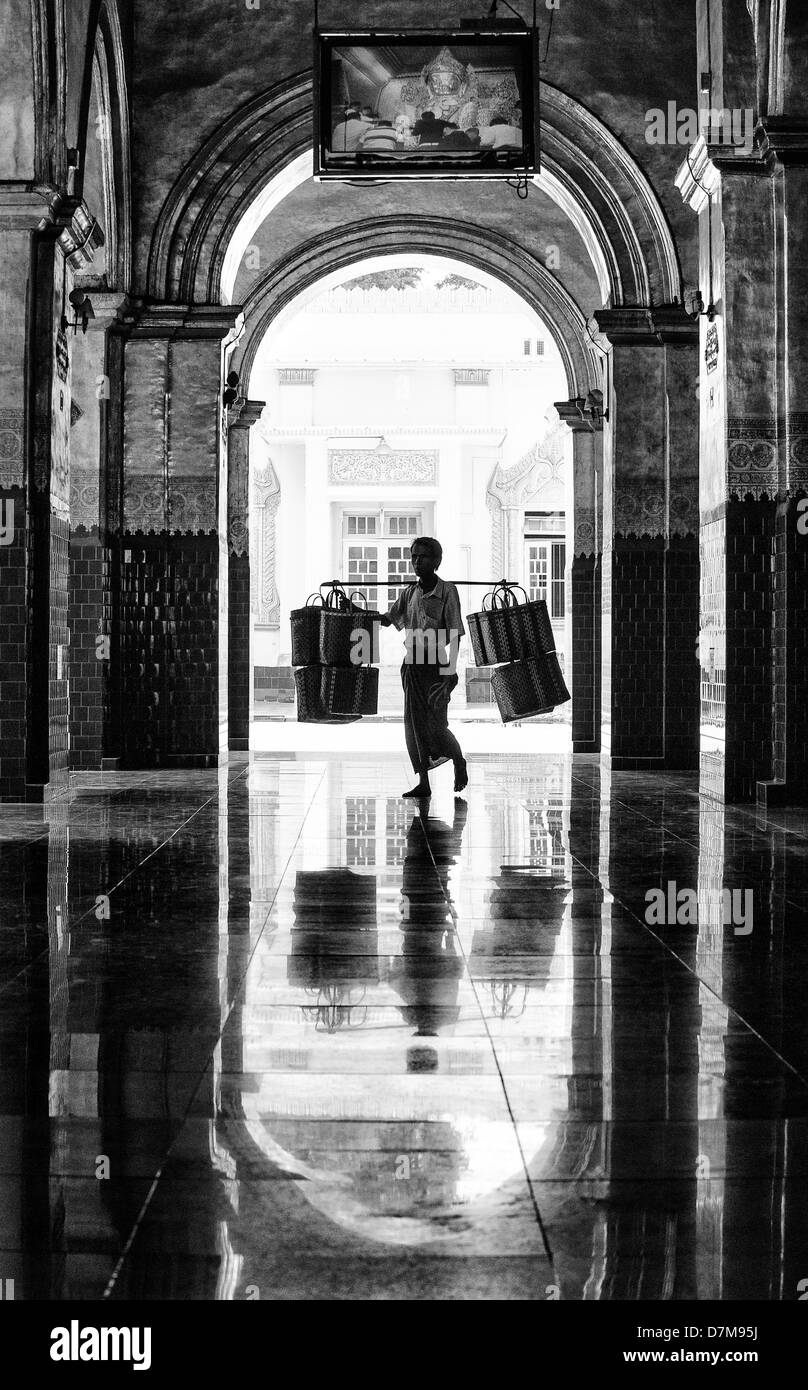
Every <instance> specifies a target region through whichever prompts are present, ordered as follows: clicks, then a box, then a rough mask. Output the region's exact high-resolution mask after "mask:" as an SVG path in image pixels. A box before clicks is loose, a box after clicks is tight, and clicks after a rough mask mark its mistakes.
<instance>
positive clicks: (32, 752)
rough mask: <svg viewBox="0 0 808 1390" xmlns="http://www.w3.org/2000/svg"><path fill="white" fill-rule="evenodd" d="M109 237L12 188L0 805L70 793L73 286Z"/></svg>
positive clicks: (2, 440)
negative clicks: (102, 238) (65, 320)
mask: <svg viewBox="0 0 808 1390" xmlns="http://www.w3.org/2000/svg"><path fill="white" fill-rule="evenodd" d="M99 240H100V233H99V230H98V227H97V225H96V223H95V222H94V220H93V218H92V217H91V216H90V215H89V213H88V212H87V209H86V207H85V206H84V204H82V203H79V202H77V201H76V200H73V199H67V198H65V197H63V196H62V195H60V194H59V193H57V192H56V191H55V190H53V189H47V188H41V189H39V190H37V191H36V192H31V191H27V190H25V189H24V188H23V187H22V186H21V185H19V184H18V185H13V186H10V185H2V186H0V313H1V314H2V319H3V325H4V334H3V344H4V348H3V358H2V361H0V386H1V387H2V393H3V404H2V410H1V411H0V542H1V543H0V567H1V568H2V574H0V682H2V684H0V799H6V800H17V801H21V800H25V799H27V800H31V801H42V800H43V799H45V797H46V796H52V795H56V794H57V793H58V792H59V791H60V790H64V789H66V783H67V768H68V756H69V755H68V743H69V730H68V703H69V691H68V654H67V653H68V641H69V634H68V627H67V589H68V583H67V554H68V535H69V488H70V438H69V436H70V417H71V383H70V378H71V357H72V341H71V340H72V333H71V332H70V330H69V328H68V330H67V332H66V331H65V327H64V326H63V316H64V315H65V314H67V315H69V317H70V318H72V317H73V310H72V308H71V306H70V305H69V303H68V295H69V293H70V291H71V289H72V288H73V274H74V272H76V271H77V270H80V269H82V268H83V267H85V266H86V265H87V264H89V262H90V261H91V260H92V256H93V252H94V250H95V247H96V246H97V245H98V244H99Z"/></svg>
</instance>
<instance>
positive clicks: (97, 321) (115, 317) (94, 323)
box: [76, 277, 129, 333]
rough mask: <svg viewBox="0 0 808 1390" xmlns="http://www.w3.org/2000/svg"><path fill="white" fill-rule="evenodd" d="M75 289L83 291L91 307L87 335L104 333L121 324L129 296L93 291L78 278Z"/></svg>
mask: <svg viewBox="0 0 808 1390" xmlns="http://www.w3.org/2000/svg"><path fill="white" fill-rule="evenodd" d="M76 287H77V288H78V289H82V290H84V293H85V294H86V295H87V296H88V297H89V300H90V303H91V304H92V306H93V314H94V316H95V317H94V318H91V319H90V321H89V323H88V324H87V332H88V333H98V332H106V330H107V329H108V328H111V327H112V326H113V325H114V324H119V323H121V322H122V320H123V318H124V316H125V314H126V311H127V309H128V307H129V296H128V295H126V294H123V293H121V291H120V290H106V289H98V290H97V289H94V288H93V286H92V284H91V283H90V282H88V281H87V280H86V279H82V278H81V277H79V278H78V279H77V281H76Z"/></svg>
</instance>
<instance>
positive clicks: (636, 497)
mask: <svg viewBox="0 0 808 1390" xmlns="http://www.w3.org/2000/svg"><path fill="white" fill-rule="evenodd" d="M614 533H615V535H616V536H637V537H640V536H648V537H651V538H654V537H656V536H664V535H665V485H664V483H662V482H661V481H660V482H643V481H642V480H641V479H639V478H637V479H635V478H632V479H631V480H630V481H629V479H623V480H621V483H620V485H619V490H618V491H617V492H616V493H615V498H614Z"/></svg>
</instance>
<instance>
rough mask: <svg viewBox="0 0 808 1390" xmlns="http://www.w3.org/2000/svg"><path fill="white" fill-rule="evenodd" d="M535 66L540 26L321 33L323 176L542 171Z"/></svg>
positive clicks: (319, 163)
mask: <svg viewBox="0 0 808 1390" xmlns="http://www.w3.org/2000/svg"><path fill="white" fill-rule="evenodd" d="M535 65H536V44H535V32H534V31H533V30H531V29H525V30H513V29H507V30H489V31H485V30H480V31H473V32H469V31H468V30H448V29H447V30H440V31H432V32H424V31H420V32H418V33H415V32H410V33H401V32H395V33H393V32H389V33H388V32H385V33H381V32H379V31H376V32H374V33H372V34H370V33H357V32H351V33H348V32H339V33H337V32H333V31H331V32H324V31H317V33H316V34H315V66H314V71H315V103H314V109H315V132H314V175H315V178H318V179H342V180H346V179H350V180H356V179H358V180H363V179H385V180H389V179H430V178H441V179H446V178H451V179H457V178H475V179H479V178H500V179H501V178H506V179H507V178H514V177H515V176H518V175H520V174H533V173H535V172H537V168H538V148H537V136H538V111H537V95H538V79H537V73H536V66H535Z"/></svg>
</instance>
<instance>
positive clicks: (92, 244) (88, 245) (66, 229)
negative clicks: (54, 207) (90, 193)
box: [57, 200, 104, 271]
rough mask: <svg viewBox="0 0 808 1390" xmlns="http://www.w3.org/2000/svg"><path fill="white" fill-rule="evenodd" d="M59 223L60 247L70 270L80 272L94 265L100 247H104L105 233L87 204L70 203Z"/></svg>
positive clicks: (59, 217)
mask: <svg viewBox="0 0 808 1390" xmlns="http://www.w3.org/2000/svg"><path fill="white" fill-rule="evenodd" d="M57 221H58V222H59V224H60V226H61V231H60V232H59V245H60V247H61V249H62V254H63V255H64V258H65V260H66V261H67V263H68V265H69V266H70V269H71V270H74V271H80V270H83V269H84V268H85V266H89V265H92V263H93V257H94V256H95V253H96V251H97V249H98V247H99V246H103V245H104V233H103V232H102V230H101V228H100V227H99V225H98V223H97V222H96V220H95V218H94V217H93V215H92V213H91V212H90V211H89V209H88V207H87V204H86V203H85V202H83V201H82V202H76V203H74V202H72V200H71V201H68V202H67V203H66V204H65V208H64V211H63V212H62V211H61V210H60V213H59V216H58V219H57Z"/></svg>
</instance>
